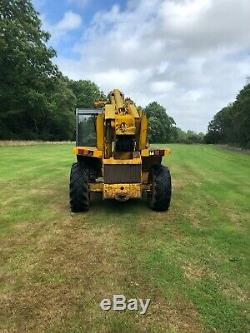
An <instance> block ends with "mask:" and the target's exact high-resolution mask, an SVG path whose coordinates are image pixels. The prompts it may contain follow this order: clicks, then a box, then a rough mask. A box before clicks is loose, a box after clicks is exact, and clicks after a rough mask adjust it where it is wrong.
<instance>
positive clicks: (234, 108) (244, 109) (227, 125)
mask: <svg viewBox="0 0 250 333" xmlns="http://www.w3.org/2000/svg"><path fill="white" fill-rule="evenodd" d="M205 142H206V143H213V144H217V143H219V144H230V145H236V146H240V147H243V148H250V84H247V85H246V86H245V87H244V88H243V89H242V90H241V91H240V92H239V94H238V95H237V97H236V100H235V101H234V102H233V103H231V104H229V105H228V106H226V107H224V108H223V109H222V110H220V111H219V112H218V113H216V115H215V116H214V118H213V120H212V121H211V122H210V123H209V125H208V132H207V134H206V136H205Z"/></svg>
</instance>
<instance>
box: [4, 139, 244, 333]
mask: <svg viewBox="0 0 250 333" xmlns="http://www.w3.org/2000/svg"><path fill="white" fill-rule="evenodd" d="M170 147H171V148H172V155H171V156H170V157H168V158H165V160H164V164H167V165H168V166H169V167H170V169H171V172H172V177H173V198H172V204H171V208H170V210H169V212H164V213H157V212H153V211H151V210H149V209H148V208H147V206H146V203H145V202H144V201H129V202H127V203H118V202H113V201H105V202H103V201H102V200H101V199H99V198H96V199H95V201H94V202H93V204H92V207H91V209H90V211H89V212H88V213H85V214H75V215H72V214H71V213H70V212H69V207H68V176H69V171H70V166H71V163H72V161H73V160H74V156H73V155H72V153H71V146H70V145H69V144H68V145H67V144H65V145H37V146H24V147H0V154H1V155H0V156H1V157H0V211H1V215H0V220H1V221H0V250H1V259H0V332H4V333H7V332H18V333H22V332H39V333H40V332H51V333H56V332H58V333H59V332H60V333H68V332H72V333H73V332H74V333H77V332H88V333H89V332H96V333H97V332H98V333H99V332H117V333H120V332H132V333H133V332H147V333H148V332H156V333H158V332H164V333H165V332H171V333H174V332H180V333H185V332H192V333H196V332H224V333H233V332H239V333H247V332H249V331H250V323H249V316H248V314H249V312H250V309H249V298H248V297H249V290H250V285H249V281H250V262H249V252H250V251H249V244H250V237H249V221H250V155H247V154H243V153H237V152H232V151H226V150H222V149H221V148H217V147H213V146H205V145H170ZM113 294H124V295H125V296H126V297H128V298H139V297H140V298H144V299H145V298H151V305H150V306H149V310H148V312H147V314H146V315H144V316H141V315H140V314H139V313H138V312H120V313H117V312H113V311H109V312H103V311H101V309H100V307H99V303H100V301H101V300H102V299H103V298H107V297H111V296H112V295H113Z"/></svg>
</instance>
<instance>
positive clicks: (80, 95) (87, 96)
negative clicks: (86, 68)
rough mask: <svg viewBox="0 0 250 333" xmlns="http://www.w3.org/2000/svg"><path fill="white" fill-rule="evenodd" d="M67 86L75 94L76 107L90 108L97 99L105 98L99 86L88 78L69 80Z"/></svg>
mask: <svg viewBox="0 0 250 333" xmlns="http://www.w3.org/2000/svg"><path fill="white" fill-rule="evenodd" d="M69 87H70V88H71V89H72V91H73V93H74V94H75V96H76V106H77V107H82V108H91V107H93V104H94V102H95V101H96V100H97V99H100V98H105V95H104V93H103V92H102V91H101V90H100V88H99V87H98V86H97V85H96V84H95V83H94V82H91V81H89V80H79V81H73V80H70V81H69Z"/></svg>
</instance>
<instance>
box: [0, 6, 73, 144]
mask: <svg viewBox="0 0 250 333" xmlns="http://www.w3.org/2000/svg"><path fill="white" fill-rule="evenodd" d="M48 39H49V34H48V33H47V32H45V31H43V30H42V28H41V21H40V19H39V17H38V14H37V12H36V11H35V10H34V8H33V6H32V3H31V1H30V0H1V2H0V77H1V80H0V105H1V107H0V123H1V125H0V126H1V127H0V136H1V137H2V138H26V139H29V138H31V139H33V138H39V139H42V138H47V137H51V136H53V133H52V132H51V133H50V134H49V133H48V132H49V129H50V128H51V126H50V124H49V123H48V122H49V121H50V120H51V119H59V118H60V116H59V115H57V113H60V112H61V108H60V103H59V102H58V105H57V106H56V105H55V100H58V98H57V97H56V98H55V96H58V94H60V89H59V87H61V86H63V87H64V89H63V91H64V92H65V89H68V88H66V85H65V84H64V83H63V81H64V79H63V77H62V76H61V74H60V73H59V71H58V69H57V67H56V66H55V65H54V64H53V62H52V59H53V57H54V56H55V54H56V53H55V51H54V50H53V49H52V48H48V47H47V45H46V43H47V42H48ZM66 96H69V98H70V100H71V103H70V104H71V106H70V108H71V110H70V109H69V110H68V112H71V117H73V113H72V108H73V105H74V104H72V102H73V100H72V98H74V96H73V95H72V92H70V91H69V90H68V91H67V93H66ZM61 97H62V98H63V96H62V95H61ZM64 99H65V98H64ZM68 118H69V117H66V120H65V121H67V119H68ZM71 122H72V121H70V123H71ZM51 131H52V129H51Z"/></svg>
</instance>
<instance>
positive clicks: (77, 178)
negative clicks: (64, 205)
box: [69, 162, 90, 213]
mask: <svg viewBox="0 0 250 333" xmlns="http://www.w3.org/2000/svg"><path fill="white" fill-rule="evenodd" d="M69 196H70V208H71V211H72V212H74V213H78V212H86V211H87V210H88V209H89V204H90V191H89V184H88V170H86V169H85V168H84V166H83V165H82V164H81V163H79V162H78V163H73V164H72V168H71V173H70V185H69Z"/></svg>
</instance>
